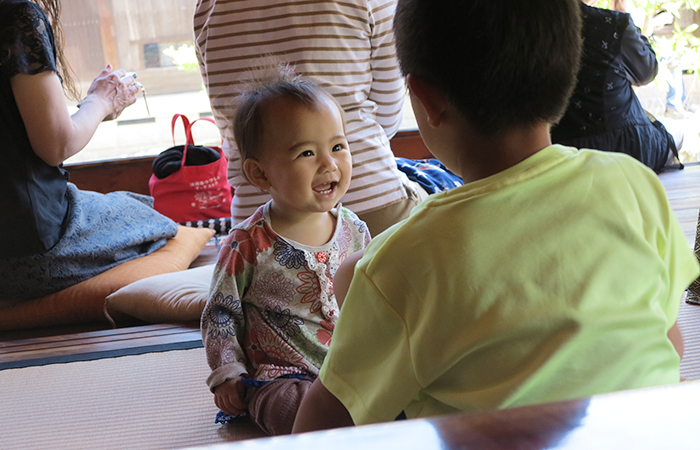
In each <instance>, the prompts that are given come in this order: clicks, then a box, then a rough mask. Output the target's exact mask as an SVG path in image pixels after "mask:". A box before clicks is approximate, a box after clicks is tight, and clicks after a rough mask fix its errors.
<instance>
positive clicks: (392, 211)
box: [358, 180, 429, 236]
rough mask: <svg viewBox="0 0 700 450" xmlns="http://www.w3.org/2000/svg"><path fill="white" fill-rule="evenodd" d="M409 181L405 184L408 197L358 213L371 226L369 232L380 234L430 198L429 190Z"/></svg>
mask: <svg viewBox="0 0 700 450" xmlns="http://www.w3.org/2000/svg"><path fill="white" fill-rule="evenodd" d="M407 181H408V184H407V185H404V187H405V188H406V193H407V194H408V198H407V199H405V200H401V201H398V202H396V203H392V204H390V205H388V206H385V207H384V208H380V209H375V210H373V211H370V212H366V213H363V214H358V216H359V217H360V219H362V220H363V221H364V222H365V223H366V224H367V226H368V227H369V232H370V233H371V234H372V236H376V235H378V234H379V233H381V232H382V231H384V230H386V229H387V228H389V227H390V226H392V225H394V224H396V223H398V222H401V221H402V220H404V219H405V218H407V217H408V216H409V214H410V213H411V210H412V209H413V208H415V207H416V206H418V205H419V204H420V203H421V202H422V201H423V200H425V199H426V198H428V195H429V194H428V192H426V190H425V189H423V188H422V187H421V186H420V184H418V183H416V182H415V181H411V180H407Z"/></svg>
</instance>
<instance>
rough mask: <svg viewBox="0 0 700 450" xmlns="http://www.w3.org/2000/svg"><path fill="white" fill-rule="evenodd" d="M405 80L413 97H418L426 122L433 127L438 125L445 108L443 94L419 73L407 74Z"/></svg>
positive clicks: (445, 100)
mask: <svg viewBox="0 0 700 450" xmlns="http://www.w3.org/2000/svg"><path fill="white" fill-rule="evenodd" d="M406 82H407V83H408V88H409V89H410V90H411V94H412V95H413V97H415V98H416V99H418V101H419V102H420V104H421V106H422V107H423V110H424V111H425V114H426V118H427V120H428V123H429V124H430V125H431V126H433V127H436V126H438V125H439V124H440V122H441V120H442V114H443V113H444V112H445V110H446V109H447V99H446V98H445V95H444V94H443V93H442V91H440V90H439V89H438V88H436V87H435V86H433V85H432V84H431V83H430V82H429V81H428V80H426V79H425V78H423V77H421V76H419V75H413V74H408V76H407V77H406Z"/></svg>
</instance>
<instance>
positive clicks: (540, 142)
mask: <svg viewBox="0 0 700 450" xmlns="http://www.w3.org/2000/svg"><path fill="white" fill-rule="evenodd" d="M549 128H550V126H549V124H547V123H540V124H537V125H534V126H530V127H521V128H516V129H513V130H510V131H508V132H507V133H505V134H504V135H500V136H497V137H492V138H485V137H483V136H481V135H479V134H477V133H467V136H466V139H465V140H463V141H462V145H461V146H460V147H461V149H460V150H461V152H460V153H459V154H458V155H456V156H457V160H458V161H457V164H458V166H459V167H458V170H459V172H460V174H461V176H462V179H463V180H464V182H465V183H469V182H472V181H477V180H481V179H483V178H486V177H489V176H491V175H495V174H497V173H499V172H502V171H504V170H506V169H508V168H510V167H513V166H515V165H516V164H519V163H521V162H522V161H524V160H526V159H527V158H529V157H530V156H532V155H534V154H535V153H537V152H539V151H540V150H542V149H544V148H546V147H548V146H550V145H552V140H551V137H550V134H549Z"/></svg>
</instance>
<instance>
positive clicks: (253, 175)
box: [243, 158, 270, 191]
mask: <svg viewBox="0 0 700 450" xmlns="http://www.w3.org/2000/svg"><path fill="white" fill-rule="evenodd" d="M243 173H245V176H246V178H247V179H248V181H250V182H251V183H252V184H253V185H254V186H255V187H257V188H259V189H262V190H263V191H267V190H268V189H269V188H270V181H269V180H268V179H267V175H266V174H265V168H264V167H263V165H262V163H261V162H260V161H258V160H257V159H255V158H248V159H246V160H245V161H243Z"/></svg>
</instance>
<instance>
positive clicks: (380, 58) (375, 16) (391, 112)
mask: <svg viewBox="0 0 700 450" xmlns="http://www.w3.org/2000/svg"><path fill="white" fill-rule="evenodd" d="M390 3H391V1H386V0H382V1H373V2H369V4H370V5H373V6H372V8H373V9H372V11H371V20H373V21H374V24H373V25H374V26H373V28H372V36H371V37H370V39H371V41H372V60H371V61H370V66H371V69H372V87H371V89H370V93H369V99H370V100H372V101H373V102H374V103H375V104H376V105H377V111H376V113H375V117H376V120H377V122H378V123H379V125H381V126H382V128H384V132H385V133H386V135H387V137H388V138H389V139H391V138H392V137H393V136H394V135H395V134H396V132H397V131H399V127H400V126H401V121H402V117H403V104H404V100H405V99H406V85H405V83H404V78H403V75H402V74H401V70H400V69H399V63H398V60H397V59H396V48H395V46H394V31H393V29H392V24H393V22H394V10H395V5H393V6H391V5H389V4H390Z"/></svg>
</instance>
